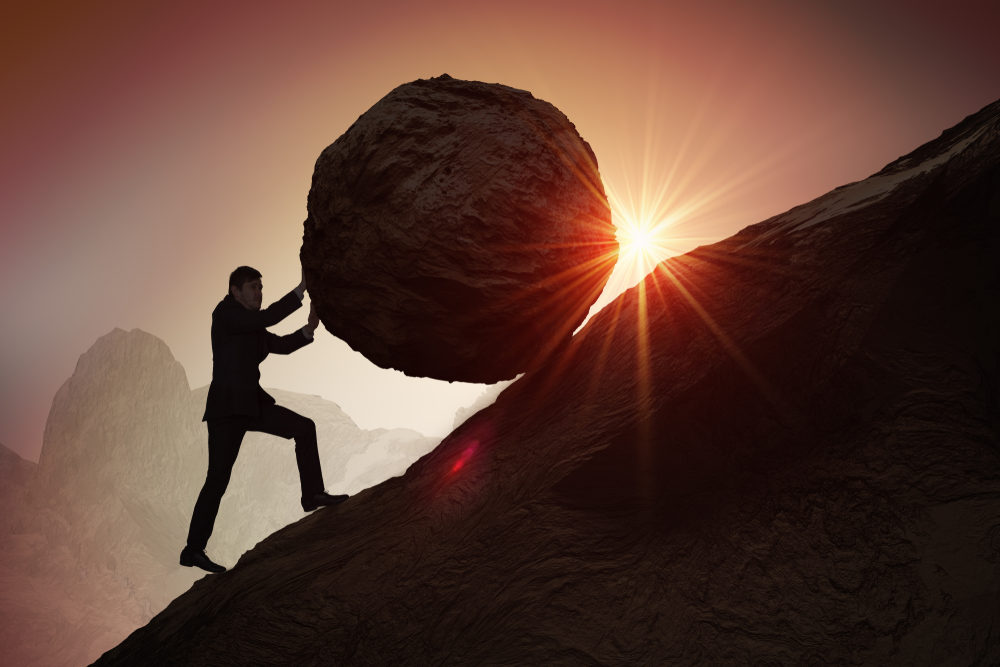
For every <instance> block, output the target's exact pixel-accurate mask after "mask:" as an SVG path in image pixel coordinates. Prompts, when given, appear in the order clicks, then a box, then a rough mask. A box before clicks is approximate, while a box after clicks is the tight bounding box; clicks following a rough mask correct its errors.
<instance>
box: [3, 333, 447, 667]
mask: <svg viewBox="0 0 1000 667" xmlns="http://www.w3.org/2000/svg"><path fill="white" fill-rule="evenodd" d="M206 391H207V389H206V388H201V389H198V390H195V391H191V389H190V387H189V386H188V383H187V378H186V376H185V373H184V370H183V368H181V366H180V364H179V363H178V362H177V361H176V360H175V359H174V358H173V355H172V354H171V353H170V350H169V349H168V348H167V346H166V344H164V343H163V341H161V340H159V339H158V338H156V337H155V336H152V335H150V334H148V333H145V332H143V331H140V330H133V331H129V332H126V331H122V330H120V329H116V330H115V331H112V332H111V333H109V334H108V335H106V336H104V337H102V338H100V339H99V340H98V341H97V342H96V343H95V344H94V345H93V347H91V349H90V350H88V351H87V352H86V353H85V354H83V355H82V356H81V357H80V360H79V362H78V364H77V367H76V370H75V371H74V373H73V375H72V377H71V378H70V379H69V380H67V382H66V383H65V384H64V385H63V386H62V388H61V389H60V390H59V392H58V393H57V395H56V397H55V399H54V401H53V405H52V409H51V412H50V414H49V419H48V421H47V424H46V430H45V440H44V446H43V449H42V454H41V457H40V461H39V464H38V465H37V466H34V465H33V464H29V463H26V462H24V461H20V460H19V459H18V460H17V461H14V460H13V459H11V457H10V456H7V455H6V453H4V456H3V457H2V458H0V475H2V477H0V479H2V480H3V486H2V488H3V489H5V495H4V496H3V498H5V499H6V498H7V496H8V495H9V494H10V493H14V492H15V491H14V490H15V489H16V493H17V496H16V499H12V500H11V501H10V502H5V512H4V520H3V522H2V523H0V528H2V529H3V531H4V532H3V535H2V540H0V597H2V599H3V601H4V602H3V605H0V628H2V629H0V643H2V644H3V646H4V651H3V652H4V660H5V661H6V660H11V661H12V662H11V664H46V665H79V664H81V663H87V662H90V661H92V660H94V659H96V658H97V657H98V656H99V655H100V654H101V653H102V652H103V651H105V650H107V649H108V648H109V647H111V646H114V645H115V644H116V643H117V642H119V641H121V640H122V639H123V638H124V637H125V636H126V635H127V634H128V633H129V632H131V631H132V630H134V629H135V628H136V627H138V626H139V625H142V624H143V623H145V622H146V621H148V620H149V619H150V618H151V617H152V616H153V614H155V613H156V612H158V611H160V610H161V609H163V607H164V606H165V605H166V604H167V603H168V602H169V601H170V600H172V599H173V598H175V597H176V596H177V595H179V594H181V593H182V592H183V591H185V590H187V589H188V588H189V587H190V586H191V584H192V582H194V581H195V580H197V579H198V578H199V577H200V576H201V575H202V574H204V573H203V572H202V571H200V570H192V569H189V568H182V567H180V566H179V565H178V563H177V559H178V554H179V553H180V549H181V548H182V547H183V546H184V543H185V539H186V536H187V528H188V522H189V520H190V518H191V509H192V507H193V506H194V501H195V499H196V498H197V495H198V492H199V490H200V488H201V484H202V482H203V481H204V479H205V471H206V467H207V444H206V443H207V433H206V429H205V425H204V424H203V423H202V422H201V416H202V413H203V411H204V406H205V394H206ZM272 394H273V395H274V396H275V397H276V398H277V399H278V401H280V402H281V403H282V404H284V405H286V406H288V407H290V408H292V409H293V410H298V411H300V412H302V413H303V414H306V415H309V416H310V417H311V418H313V419H314V420H315V421H316V425H317V432H318V437H319V445H320V457H321V460H322V462H323V465H324V474H325V479H326V483H327V486H328V488H329V489H331V490H335V491H346V492H348V493H355V492H357V491H359V490H360V489H362V488H364V487H365V486H367V485H371V484H374V483H377V482H380V481H382V480H384V479H386V478H387V477H392V476H394V475H399V474H401V473H402V472H403V471H404V470H405V469H406V467H407V466H408V465H409V464H410V463H412V462H413V461H414V460H416V459H417V458H418V457H419V456H420V455H422V454H424V453H426V452H427V451H428V450H430V449H431V448H432V447H433V446H434V444H435V443H436V441H435V440H432V439H429V438H424V437H423V436H421V435H420V434H419V433H416V432H414V431H408V430H404V429H398V430H391V431H387V430H377V431H366V430H362V429H360V428H358V427H357V425H355V424H354V422H353V421H352V420H351V419H350V418H349V417H348V416H347V415H346V414H344V412H343V411H341V410H340V408H339V407H337V406H336V405H335V404H333V403H330V402H329V401H325V400H323V399H321V398H319V397H316V396H304V395H300V394H293V393H290V392H283V391H275V390H272ZM293 447H294V445H293V444H292V442H291V441H286V440H282V439H280V438H275V437H270V436H266V435H263V434H248V435H247V437H246V438H245V440H244V444H243V447H242V449H241V452H240V457H239V459H238V460H237V464H236V467H235V469H234V471H233V477H232V481H231V484H230V487H229V489H228V492H227V494H226V496H225V497H224V499H223V503H222V507H221V509H220V512H219V517H218V519H217V522H216V531H215V533H214V535H213V537H212V540H211V542H210V543H209V553H211V554H212V555H213V556H214V557H215V558H216V559H217V560H219V561H220V562H223V563H225V564H227V565H231V564H233V563H234V562H236V560H237V559H238V558H239V556H240V554H242V553H243V552H244V551H246V550H247V549H249V548H251V547H253V545H254V544H256V543H257V542H259V541H260V540H262V539H264V538H265V537H266V536H267V535H269V534H271V533H272V532H274V531H275V530H277V529H279V528H281V527H282V526H285V525H287V524H288V523H291V522H293V521H296V520H298V519H300V518H301V517H302V516H303V512H302V509H301V507H300V506H299V495H300V494H299V485H298V474H297V471H296V466H295V455H294V450H293ZM11 456H13V454H11ZM18 461H20V464H19V465H15V464H17V463H18ZM8 490H9V491H8Z"/></svg>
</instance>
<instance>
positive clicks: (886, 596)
mask: <svg viewBox="0 0 1000 667" xmlns="http://www.w3.org/2000/svg"><path fill="white" fill-rule="evenodd" d="M998 256H1000V102H998V103H995V104H993V105H991V106H989V107H987V108H986V109H984V110H983V111H981V112H979V113H978V114H975V115H973V116H971V117H969V118H968V119H966V121H964V122H963V123H961V124H960V125H958V126H956V127H955V128H953V129H952V130H949V131H947V132H945V133H944V134H943V135H942V136H941V137H940V138H939V139H937V140H935V141H933V142H931V143H929V144H927V145H925V146H923V147H921V148H920V149H918V150H917V151H915V152H914V153H912V154H910V155H908V156H906V157H904V158H902V159H900V160H898V161H896V162H894V163H892V164H890V165H889V166H888V167H887V168H886V169H884V170H883V171H882V172H880V173H879V174H876V175H875V176H873V177H872V178H869V179H867V180H865V181H861V182H859V183H855V184H852V185H848V186H845V187H843V188H838V189H837V190H834V191H833V192H831V193H829V194H827V195H825V196H823V197H820V198H819V199H817V200H815V201H813V202H811V203H809V204H806V205H804V206H801V207H798V208H796V209H792V210H791V211H789V212H787V213H785V214H782V215H779V216H776V217H775V218H773V219H770V220H767V221H765V222H763V223H760V224H758V225H755V226H752V227H749V228H747V229H746V230H744V231H743V232H741V233H739V234H737V235H736V236H734V237H732V238H730V239H728V240H726V241H723V242H721V243H718V244H715V245H712V246H706V247H703V248H700V249H698V250H696V251H694V252H692V253H689V254H687V255H685V256H682V257H678V258H674V259H672V260H670V261H668V262H665V263H663V264H661V265H660V267H659V268H658V269H657V271H656V272H655V273H654V274H652V275H650V276H649V277H648V278H647V279H646V280H645V281H644V282H643V283H641V284H640V285H639V286H638V287H637V288H635V289H633V290H631V291H629V292H627V293H626V294H624V295H623V296H622V297H621V298H620V299H618V300H617V301H616V302H614V303H612V304H611V305H609V306H608V307H607V309H605V310H603V311H602V312H601V313H599V314H598V315H597V316H596V317H595V318H594V319H593V320H591V322H589V323H588V324H587V326H586V327H585V328H584V329H583V330H582V331H581V332H580V334H578V335H577V336H576V337H574V340H573V342H572V344H571V345H570V346H569V347H568V348H567V349H566V350H564V351H562V352H561V353H560V356H559V357H558V358H556V359H554V360H553V361H552V363H550V364H547V365H546V366H545V367H544V368H543V369H539V370H537V371H535V372H531V373H527V374H526V375H525V376H524V377H522V378H521V379H520V380H518V381H517V382H515V383H514V384H513V385H511V386H510V387H509V388H508V389H506V390H505V391H504V392H503V394H501V395H500V397H499V398H498V399H497V401H496V403H494V404H493V405H492V406H490V407H489V408H486V409H484V410H482V411H481V412H479V413H478V414H476V415H475V416H473V417H472V418H470V419H469V420H467V421H466V422H465V423H464V424H463V425H462V426H461V427H460V428H459V429H457V430H456V431H455V432H454V433H452V434H451V435H450V436H449V437H448V438H446V439H445V440H444V441H443V442H442V443H441V444H440V445H439V446H438V447H437V448H436V449H435V451H434V452H432V453H431V454H429V455H428V456H426V457H424V458H423V459H421V460H420V461H418V462H417V463H416V464H414V465H413V466H411V468H410V469H409V470H408V471H407V473H406V475H405V476H403V477H401V478H396V479H393V480H390V481H388V482H386V483H384V484H382V485H380V486H378V487H374V488H372V489H368V490H367V491H365V492H364V493H362V494H360V495H358V496H356V497H355V498H352V499H351V500H350V501H348V502H347V503H345V504H344V505H341V506H339V507H337V508H333V509H327V510H322V511H320V512H317V513H316V514H314V515H312V516H310V517H308V518H306V519H304V520H302V521H300V522H298V523H296V524H294V525H291V526H288V527H286V528H284V529H283V530H281V531H279V532H278V533H276V534H274V535H273V536H271V537H270V538H268V539H267V540H265V541H264V542H262V543H261V544H260V545H258V546H257V547H256V548H255V549H254V550H253V551H251V552H249V553H247V554H246V555H245V556H244V557H243V559H242V560H241V561H240V563H239V564H238V566H237V567H236V568H235V569H233V570H231V571H230V572H227V573H225V574H223V575H218V576H211V577H206V578H205V579H204V580H202V581H200V582H198V583H197V584H196V585H195V586H194V587H193V588H192V590H191V591H190V592H188V593H186V594H185V595H183V596H182V597H180V598H178V599H177V600H175V601H174V602H173V603H172V604H171V605H170V606H169V607H168V608H167V609H166V610H165V611H164V612H163V613H161V614H160V615H159V616H157V617H156V618H155V619H153V621H151V622H150V623H149V625H147V626H146V627H144V628H141V629H139V630H137V631H136V632H135V633H134V634H133V635H132V636H131V637H130V638H129V639H128V640H127V641H125V642H124V643H123V644H122V645H121V646H119V647H118V648H117V649H115V650H114V651H112V652H110V653H108V654H107V655H105V656H104V658H103V659H102V660H101V661H100V663H99V664H103V665H117V664H191V665H213V664H228V663H246V664H287V665H293V664H294V665H304V664H372V665H375V664H490V665H499V664H511V665H513V664H544V665H552V664H567V665H569V664H572V665H579V664H611V665H626V664H627V665H633V664H635V665H676V664H708V665H715V664H724V665H765V664H766V665H771V664H785V665H796V664H808V665H818V664H870V665H885V664H901V665H911V664H926V665H943V664H948V665H972V664H982V665H986V664H998V663H1000V635H998V633H997V628H998V627H1000V605H998V604H997V601H998V599H1000V444H998V443H1000V392H998V387H1000V262H997V257H998ZM643 313H645V314H646V315H647V316H648V319H647V318H644V317H642V316H641V315H642V314H643ZM644 322H645V326H644V325H643V323H644Z"/></svg>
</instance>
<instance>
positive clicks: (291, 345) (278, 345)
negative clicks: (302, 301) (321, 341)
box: [265, 304, 319, 354]
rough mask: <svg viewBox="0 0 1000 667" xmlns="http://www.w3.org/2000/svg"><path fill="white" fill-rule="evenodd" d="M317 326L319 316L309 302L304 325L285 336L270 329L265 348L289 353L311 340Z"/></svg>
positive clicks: (279, 352)
mask: <svg viewBox="0 0 1000 667" xmlns="http://www.w3.org/2000/svg"><path fill="white" fill-rule="evenodd" d="M317 326H319V316H318V315H316V307H315V306H314V305H312V304H309V320H308V321H307V322H306V325H305V326H304V327H302V328H301V329H299V330H298V331H294V332H292V333H290V334H288V335H286V336H277V335H275V334H273V333H271V332H270V331H267V332H265V333H266V334H267V350H268V352H274V353H275V354H291V353H292V352H294V351H295V350H298V349H299V348H301V347H305V346H306V345H308V344H309V343H311V342H313V336H314V334H315V332H316V327H317Z"/></svg>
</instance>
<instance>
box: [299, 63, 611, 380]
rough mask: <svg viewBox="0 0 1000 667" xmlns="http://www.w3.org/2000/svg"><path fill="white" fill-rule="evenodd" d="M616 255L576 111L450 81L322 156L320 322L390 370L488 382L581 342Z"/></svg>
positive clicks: (311, 260) (317, 254) (378, 107)
mask: <svg viewBox="0 0 1000 667" xmlns="http://www.w3.org/2000/svg"><path fill="white" fill-rule="evenodd" d="M617 247H618V246H617V242H616V241H615V236H614V227H613V226H612V224H611V211H610V208H609V207H608V202H607V198H606V197H605V194H604V186H603V185H602V184H601V178H600V174H599V173H598V170H597V160H596V159H595V157H594V154H593V152H592V151H591V149H590V146H589V145H587V142H586V141H584V140H583V139H581V138H580V135H579V134H578V133H577V131H576V128H575V127H574V126H573V124H572V123H571V122H569V120H568V119H567V118H566V116H565V115H563V113H562V112H560V111H559V110H558V109H556V108H555V107H554V106H552V105H551V104H549V103H548V102H544V101H542V100H539V99H535V98H534V97H532V95H531V94H530V93H528V92H526V91H523V90H516V89H514V88H508V87H507V86H501V85H498V84H487V83H480V82H477V81H460V80H456V79H452V78H450V77H448V76H447V75H445V76H441V77H438V78H435V79H429V80H420V81H414V82H412V83H408V84H404V85H402V86H399V87H398V88H396V89H395V90H393V91H392V92H390V93H389V94H388V95H386V96H385V97H384V98H382V99H381V100H380V101H379V102H378V103H377V104H375V106H373V107H372V108H371V109H369V110H368V111H367V112H365V113H364V114H363V115H362V116H361V117H360V118H358V120H357V121H356V122H355V123H354V124H353V125H352V126H351V127H350V128H349V129H348V130H347V132H345V133H344V134H343V136H341V137H340V138H339V139H337V141H336V142H334V143H333V144H332V145H331V146H329V147H328V148H327V149H326V150H324V151H323V153H322V155H320V157H319V159H318V160H317V162H316V170H315V173H314V174H313V182H312V189H311V190H310V192H309V217H308V219H307V220H306V222H305V234H304V240H303V244H302V252H301V257H302V266H303V268H304V269H305V274H306V277H307V280H308V283H309V291H310V295H311V297H312V299H313V302H314V303H315V304H316V308H317V312H318V313H319V315H320V318H321V319H322V321H323V324H324V326H326V328H327V329H328V330H329V331H331V332H332V333H333V334H335V335H337V336H339V337H340V338H342V339H343V340H345V341H346V342H347V343H348V344H350V345H351V347H353V348H354V349H356V350H358V351H359V352H361V353H362V354H364V355H365V356H366V357H368V358H369V359H370V360H372V361H373V362H375V363H376V364H378V365H379V366H382V367H383V368H395V369H398V370H401V371H403V372H404V373H406V374H407V375H414V376H426V377H433V378H438V379H440V380H461V381H466V382H486V383H492V382H496V381H498V380H505V379H509V378H512V377H514V376H515V375H517V374H518V373H521V372H522V371H525V370H527V369H528V368H529V367H531V366H533V365H536V364H538V363H539V362H540V361H541V360H543V359H545V358H546V357H547V356H548V355H549V354H551V353H552V351H553V350H554V349H556V348H557V347H558V346H560V345H562V344H564V343H565V342H567V341H568V340H569V337H570V335H571V333H572V332H573V331H574V330H575V329H576V328H577V327H578V326H579V325H580V323H581V322H582V321H583V319H584V317H585V316H586V314H587V311H588V309H589V308H590V306H591V304H593V303H594V301H596V300H597V297H598V295H599V294H600V292H601V289H602V288H603V287H604V283H605V282H606V281H607V279H608V277H609V276H610V274H611V269H612V268H613V267H614V263H615V260H616V259H617V255H616V252H617Z"/></svg>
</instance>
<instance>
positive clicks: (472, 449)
mask: <svg viewBox="0 0 1000 667" xmlns="http://www.w3.org/2000/svg"><path fill="white" fill-rule="evenodd" d="M478 448H479V441H478V440H473V441H472V443H471V444H470V445H469V446H468V447H466V448H465V450H463V451H462V454H461V456H459V457H458V460H457V461H455V464H454V465H453V466H452V467H451V473H450V474H452V475H454V474H455V473H456V472H458V471H459V470H461V469H462V468H464V467H465V464H466V463H468V461H469V459H471V458H472V455H473V454H475V453H476V449H478Z"/></svg>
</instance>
